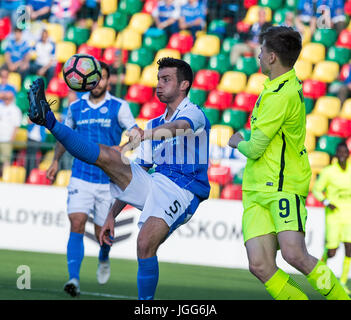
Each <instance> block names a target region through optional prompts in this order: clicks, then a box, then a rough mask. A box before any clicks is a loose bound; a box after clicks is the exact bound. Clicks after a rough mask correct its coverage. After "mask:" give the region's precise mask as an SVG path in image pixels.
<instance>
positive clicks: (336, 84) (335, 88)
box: [327, 80, 344, 97]
mask: <svg viewBox="0 0 351 320" xmlns="http://www.w3.org/2000/svg"><path fill="white" fill-rule="evenodd" d="M343 85H344V83H343V82H342V81H340V80H335V81H333V82H332V83H331V84H330V85H329V86H328V92H327V95H328V96H334V97H336V96H337V95H338V93H339V90H340V88H341V87H342V86H343Z"/></svg>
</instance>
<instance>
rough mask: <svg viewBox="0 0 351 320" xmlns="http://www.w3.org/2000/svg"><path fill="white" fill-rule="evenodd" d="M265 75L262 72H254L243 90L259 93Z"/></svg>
mask: <svg viewBox="0 0 351 320" xmlns="http://www.w3.org/2000/svg"><path fill="white" fill-rule="evenodd" d="M266 79H267V76H265V75H264V74H262V73H254V74H252V75H251V76H250V78H249V80H248V82H247V85H246V89H245V92H247V93H252V94H256V95H259V94H260V93H261V92H262V90H263V83H264V82H265V81H266Z"/></svg>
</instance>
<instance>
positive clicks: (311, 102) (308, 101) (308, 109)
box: [305, 97, 314, 114]
mask: <svg viewBox="0 0 351 320" xmlns="http://www.w3.org/2000/svg"><path fill="white" fill-rule="evenodd" d="M305 108H306V114H309V113H311V112H312V110H313V108H314V100H313V99H312V98H306V97H305Z"/></svg>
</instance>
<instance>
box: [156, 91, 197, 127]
mask: <svg viewBox="0 0 351 320" xmlns="http://www.w3.org/2000/svg"><path fill="white" fill-rule="evenodd" d="M189 103H191V101H190V100H189V98H188V97H185V98H184V99H183V100H182V102H181V103H180V104H179V106H178V107H177V109H175V111H174V113H173V115H172V117H171V119H169V120H166V119H165V118H166V115H167V111H168V109H167V108H166V110H165V112H164V114H163V115H162V116H161V120H164V122H171V121H173V120H174V118H175V117H176V116H177V114H178V113H179V112H180V111H181V110H183V109H184V108H185V107H186V106H187V105H188V104H189Z"/></svg>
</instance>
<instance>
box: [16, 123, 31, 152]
mask: <svg viewBox="0 0 351 320" xmlns="http://www.w3.org/2000/svg"><path fill="white" fill-rule="evenodd" d="M27 137H28V130H27V129H25V128H18V129H17V131H16V136H15V141H14V144H13V147H14V149H16V150H18V149H22V148H24V147H25V146H26V145H27Z"/></svg>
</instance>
